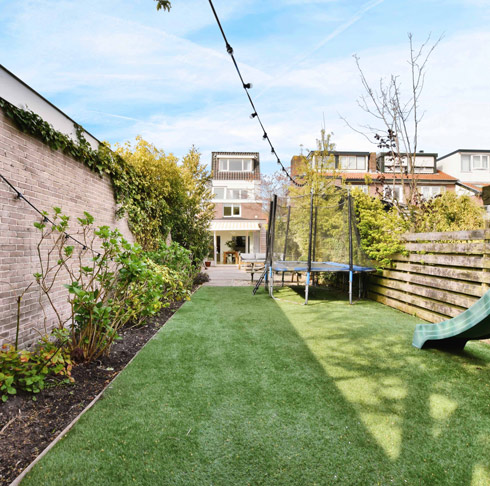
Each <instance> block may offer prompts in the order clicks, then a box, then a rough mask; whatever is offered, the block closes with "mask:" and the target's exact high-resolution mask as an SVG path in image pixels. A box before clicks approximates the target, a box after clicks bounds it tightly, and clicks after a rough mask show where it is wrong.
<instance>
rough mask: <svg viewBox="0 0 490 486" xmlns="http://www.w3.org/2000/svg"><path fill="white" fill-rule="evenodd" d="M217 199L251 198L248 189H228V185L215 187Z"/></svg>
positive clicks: (214, 191)
mask: <svg viewBox="0 0 490 486" xmlns="http://www.w3.org/2000/svg"><path fill="white" fill-rule="evenodd" d="M213 193H214V195H215V199H218V200H223V199H224V200H226V199H228V200H229V199H249V191H248V190H246V189H229V188H228V189H227V188H226V187H214V188H213Z"/></svg>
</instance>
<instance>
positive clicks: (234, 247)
mask: <svg viewBox="0 0 490 486" xmlns="http://www.w3.org/2000/svg"><path fill="white" fill-rule="evenodd" d="M211 159H212V160H211V170H212V182H211V184H212V191H213V193H214V202H215V216H214V219H213V220H212V221H211V226H210V231H211V232H212V234H213V251H212V255H213V260H214V263H215V264H217V263H231V262H236V261H237V256H238V253H265V251H266V231H267V214H266V213H264V211H263V207H262V201H261V199H260V158H259V154H258V152H213V153H212V155H211Z"/></svg>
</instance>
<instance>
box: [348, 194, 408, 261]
mask: <svg viewBox="0 0 490 486" xmlns="http://www.w3.org/2000/svg"><path fill="white" fill-rule="evenodd" d="M352 195H353V197H354V202H355V210H356V215H357V219H358V222H357V225H358V228H359V233H360V236H361V246H362V249H363V250H364V252H365V253H366V255H367V256H368V257H369V258H372V259H373V260H376V261H377V262H378V263H379V264H380V265H381V266H387V265H389V264H390V263H391V259H390V256H391V255H394V254H395V253H399V252H401V251H403V250H404V246H403V242H402V240H401V235H402V234H403V233H405V232H406V231H408V229H409V227H410V225H409V222H408V221H406V220H405V219H404V218H403V217H402V215H401V214H400V213H399V212H398V210H397V209H396V208H394V207H393V208H390V209H388V210H387V209H386V208H385V207H384V205H383V203H382V202H381V200H380V199H379V198H377V197H371V196H369V195H368V194H365V193H364V192H362V191H361V190H359V189H354V190H353V191H352Z"/></svg>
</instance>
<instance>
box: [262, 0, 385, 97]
mask: <svg viewBox="0 0 490 486" xmlns="http://www.w3.org/2000/svg"><path fill="white" fill-rule="evenodd" d="M383 2H384V0H371V1H370V2H367V3H365V4H364V5H363V6H362V8H361V9H360V10H359V11H358V12H356V14H355V15H354V16H353V17H352V18H350V19H349V20H347V21H346V22H344V23H343V24H342V25H339V26H338V27H337V28H336V29H335V30H334V31H333V32H331V33H330V34H329V35H327V37H325V38H324V39H322V40H321V41H320V42H319V43H318V44H317V45H316V46H315V47H314V48H313V49H312V50H311V51H309V52H307V53H306V54H303V55H302V56H301V57H299V58H298V59H295V60H294V61H293V62H292V63H291V64H290V65H289V66H287V67H286V68H285V69H284V70H283V71H282V72H281V73H279V75H278V76H276V78H275V79H278V78H281V77H282V76H284V75H285V74H287V73H289V72H290V71H291V70H292V69H293V68H294V67H295V66H297V65H298V64H301V63H302V62H304V61H305V60H306V59H308V58H309V57H310V56H311V55H312V54H314V53H315V52H316V51H318V50H319V49H321V48H322V47H323V46H324V45H325V44H327V43H328V42H330V41H331V40H332V39H335V37H337V36H338V35H340V34H342V32H344V31H345V30H347V29H348V28H349V27H350V26H351V25H353V24H355V23H356V22H357V21H358V20H360V19H361V18H362V16H363V15H364V14H365V13H366V12H368V11H369V10H371V9H372V8H374V7H377V6H378V5H379V4H380V3H383ZM273 85H274V80H273V81H271V82H270V83H269V86H267V87H266V88H264V89H263V90H262V91H261V92H260V93H259V94H258V95H257V96H256V97H255V98H256V99H257V98H259V97H260V96H262V95H263V94H264V93H265V92H266V91H268V90H269V89H270V88H271V87H272V86H273Z"/></svg>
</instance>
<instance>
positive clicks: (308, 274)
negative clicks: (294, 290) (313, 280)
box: [305, 272, 310, 305]
mask: <svg viewBox="0 0 490 486" xmlns="http://www.w3.org/2000/svg"><path fill="white" fill-rule="evenodd" d="M309 285H310V272H307V273H306V285H305V305H307V304H308V287H309Z"/></svg>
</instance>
